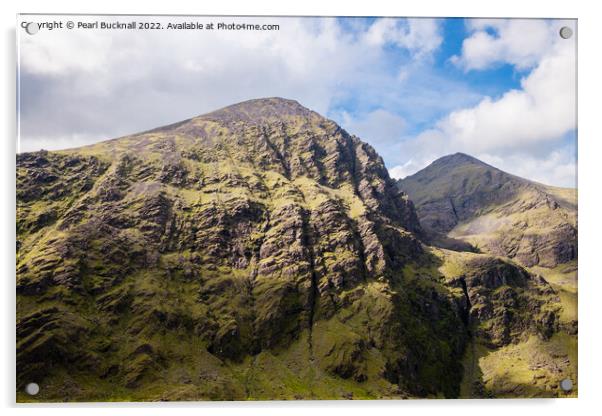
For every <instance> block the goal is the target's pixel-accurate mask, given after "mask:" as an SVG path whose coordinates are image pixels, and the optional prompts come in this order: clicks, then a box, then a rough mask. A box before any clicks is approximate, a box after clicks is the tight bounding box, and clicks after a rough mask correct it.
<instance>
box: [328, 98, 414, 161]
mask: <svg viewBox="0 0 602 416" xmlns="http://www.w3.org/2000/svg"><path fill="white" fill-rule="evenodd" d="M340 118H341V119H342V121H341V124H342V125H343V126H345V128H346V129H347V130H348V131H350V132H353V134H355V135H357V136H359V137H361V138H362V139H363V140H366V141H368V142H370V144H372V145H373V146H374V147H375V148H376V150H377V151H378V152H379V153H384V151H387V150H388V149H390V146H391V145H394V144H396V143H398V142H399V138H400V137H401V135H402V134H403V133H404V130H405V128H406V125H407V122H406V121H405V120H404V118H403V117H401V116H399V115H397V114H393V113H391V112H389V111H387V110H385V109H382V108H379V109H376V110H374V111H371V112H369V113H367V114H364V115H362V116H361V117H353V116H351V115H350V114H349V113H347V112H344V113H342V114H341V116H340Z"/></svg>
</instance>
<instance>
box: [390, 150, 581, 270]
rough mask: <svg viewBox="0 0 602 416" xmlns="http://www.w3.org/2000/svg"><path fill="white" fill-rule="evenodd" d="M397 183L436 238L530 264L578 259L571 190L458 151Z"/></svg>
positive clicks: (451, 245)
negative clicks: (514, 173) (523, 175)
mask: <svg viewBox="0 0 602 416" xmlns="http://www.w3.org/2000/svg"><path fill="white" fill-rule="evenodd" d="M398 185H399V187H400V189H402V190H403V191H404V192H407V193H408V195H409V196H410V198H411V199H412V201H414V203H415V204H416V209H417V213H418V216H419V218H420V223H421V225H422V226H423V227H424V229H425V230H426V232H427V233H428V234H429V235H430V237H431V240H432V241H433V242H435V243H439V244H441V245H443V246H445V247H449V248H454V249H460V250H466V249H469V250H470V249H472V250H477V251H478V250H482V251H485V252H488V253H491V254H495V255H499V256H505V257H509V258H512V259H515V260H517V261H518V262H520V263H521V264H523V265H525V266H528V267H531V266H535V265H539V266H542V267H548V268H552V267H555V266H557V265H558V264H562V263H567V262H569V261H572V260H574V259H576V256H577V228H576V203H577V201H576V192H575V191H574V190H570V189H561V188H552V187H547V186H544V185H541V184H538V183H534V182H531V181H528V180H526V179H522V178H519V177H516V176H513V175H510V174H508V173H506V172H503V171H501V170H499V169H496V168H494V167H492V166H490V165H487V164H485V163H483V162H481V161H479V160H477V159H475V158H473V157H471V156H468V155H465V154H462V153H457V154H454V155H450V156H445V157H443V158H440V159H438V160H436V161H435V162H433V163H432V164H431V165H429V166H428V167H426V168H425V169H423V170H421V171H420V172H418V173H416V174H414V175H412V176H409V177H407V178H405V179H403V180H400V181H398ZM462 243H464V244H462ZM466 243H468V244H470V245H472V248H471V247H469V246H466V245H465V244H466Z"/></svg>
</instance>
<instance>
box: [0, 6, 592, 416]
mask: <svg viewBox="0 0 602 416" xmlns="http://www.w3.org/2000/svg"><path fill="white" fill-rule="evenodd" d="M595 5H596V2H593V1H591V2H580V3H578V2H576V1H570V0H565V1H557V0H548V1H545V2H543V1H542V2H528V1H525V0H497V1H470V0H437V1H435V0H420V1H414V2H398V3H395V2H394V1H392V0H388V1H387V0H369V1H366V0H363V1H361V2H360V1H353V2H352V1H349V0H348V1H340V2H334V1H330V2H329V1H326V0H299V1H297V2H285V1H282V0H280V1H277V0H252V1H244V0H238V1H229V0H221V1H214V2H202V1H196V2H192V1H191V2H186V1H182V0H161V1H157V0H146V1H144V2H142V1H137V2H134V1H132V2H127V1H125V0H102V1H88V2H84V1H81V0H80V1H72V0H53V1H51V2H50V1H43V0H21V1H18V2H17V1H16V0H14V1H13V0H9V1H6V0H4V1H3V2H1V3H0V19H1V21H2V35H3V42H2V56H1V59H0V60H1V62H2V65H1V66H2V75H3V76H2V83H3V88H2V91H4V96H3V99H2V101H1V102H0V106H1V111H0V114H1V115H2V124H1V125H2V128H3V132H4V134H3V137H2V146H3V147H2V154H1V155H2V163H0V174H1V180H0V184H1V186H2V188H1V192H2V193H1V196H2V199H3V200H4V203H2V204H1V205H0V206H1V209H2V216H1V221H2V222H1V223H0V230H2V237H1V238H0V243H1V244H2V247H1V249H0V256H1V257H0V261H1V264H2V270H3V271H4V273H3V274H2V286H1V287H0V291H1V293H2V301H1V302H0V305H2V306H1V308H2V309H1V311H2V319H0V322H1V324H2V332H0V339H1V340H2V341H1V342H0V350H1V355H0V358H1V360H2V366H1V367H0V368H1V369H2V371H0V387H1V388H0V405H1V406H2V407H5V408H7V411H6V413H4V414H11V415H12V414H24V415H25V414H36V415H39V414H44V415H50V416H52V415H81V414H82V413H83V412H85V414H86V415H90V416H93V415H106V414H107V413H115V414H117V413H119V414H123V410H125V409H127V410H126V411H127V413H129V414H134V415H145V416H146V415H154V414H168V413H173V412H178V414H180V415H192V414H195V415H196V414H198V413H199V412H202V413H205V414H206V413H211V414H229V413H234V412H236V413H240V412H245V414H248V415H272V414H274V415H276V414H277V415H281V414H283V413H286V414H287V415H297V414H298V415H304V416H307V415H308V413H312V414H326V413H332V412H333V411H334V410H335V409H340V410H339V411H340V412H345V413H346V414H349V415H365V414H366V413H367V412H373V411H377V412H378V413H379V414H396V415H399V414H402V413H420V414H445V415H446V416H447V415H455V414H458V415H463V416H465V415H466V414H467V412H470V413H473V412H474V413H477V412H478V413H483V412H486V413H487V416H489V415H498V414H500V415H505V416H507V415H508V413H513V414H514V413H517V414H522V413H526V412H527V411H528V412H537V413H542V412H545V414H546V415H554V414H558V415H563V416H566V415H567V414H577V413H579V414H581V413H583V414H590V413H598V412H599V411H600V410H598V411H595V409H596V408H599V407H600V404H601V403H600V399H599V398H600V397H602V392H599V391H598V389H599V388H600V387H602V383H601V382H600V379H601V378H602V373H601V371H602V368H601V366H600V362H601V360H600V355H601V353H600V351H602V344H601V339H602V337H601V335H600V332H601V328H602V325H601V324H600V321H599V319H598V318H599V317H600V315H601V309H600V304H602V302H601V301H600V300H599V299H601V298H602V287H601V282H602V276H601V275H600V273H599V272H598V270H599V265H598V262H599V260H598V258H599V257H600V255H599V254H598V252H599V251H600V249H599V247H598V245H599V240H600V237H601V236H602V229H601V227H600V217H601V216H602V198H601V194H602V187H601V186H600V182H601V181H602V174H601V170H600V169H601V167H602V163H601V162H600V158H601V157H602V152H600V150H601V146H600V141H601V140H602V134H601V133H602V132H601V129H600V123H601V120H602V114H601V112H602V111H601V110H600V104H599V101H600V98H601V97H602V91H601V89H600V78H601V77H602V68H601V54H600V53H599V50H600V45H599V44H598V43H600V41H602V33H601V29H600V28H601V27H602V24H601V23H602V22H601V19H602V16H601V15H600V14H599V13H596V9H595ZM17 13H131V14H137V13H144V14H151V13H156V14H206V15H211V14H231V15H241V14H246V15H254V14H256V15H262V14H268V15H331V16H341V15H346V16H362V15H367V16H387V15H390V16H443V17H448V16H456V17H462V16H466V17H558V18H578V19H579V72H578V80H579V160H578V165H579V244H580V250H579V277H580V282H579V330H580V331H579V332H580V340H579V363H580V365H579V395H580V397H579V399H560V400H495V401H483V400H470V401H466V400H455V401H451V400H429V401H427V400H421V401H405V402H391V401H379V402H359V401H354V402H255V403H173V404H110V405H86V404H84V405H82V404H73V405H60V406H59V405H53V406H37V405H35V406H28V407H27V406H17V405H15V404H14V400H15V392H14V373H15V370H14V365H15V334H14V323H15V300H14V299H15V286H14V277H15V246H14V244H15V239H14V238H15V234H14V233H15V212H14V210H15V145H16V112H15V107H16V104H15V84H16V83H15V79H16V78H15V77H16V73H15V69H16V65H15V62H16V61H15V56H16V52H15V44H16V40H15V20H16V14H17ZM596 260H598V262H597V261H596ZM84 409H85V410H84Z"/></svg>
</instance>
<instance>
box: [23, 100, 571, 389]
mask: <svg viewBox="0 0 602 416" xmlns="http://www.w3.org/2000/svg"><path fill="white" fill-rule="evenodd" d="M421 238H423V230H422V228H421V226H420V223H419V222H418V219H417V216H416V212H415V210H414V207H413V205H412V203H411V202H410V201H409V200H408V199H407V197H405V196H404V195H402V193H401V192H400V191H399V190H398V188H397V185H396V183H395V182H394V181H393V180H391V179H390V178H389V176H388V173H387V170H386V169H385V166H384V164H383V162H382V159H381V158H380V157H379V156H378V155H377V154H376V153H375V151H374V150H373V149H372V148H371V147H370V146H369V145H367V144H365V143H363V142H362V141H360V140H359V139H358V138H356V137H354V136H351V135H349V134H348V133H347V132H345V131H344V130H342V129H341V128H340V127H339V126H337V125H336V124H335V123H333V122H332V121H330V120H327V119H325V118H323V117H321V116H320V115H318V114H317V113H315V112H312V111H310V110H308V109H306V108H304V107H302V106H301V105H299V104H298V103H296V102H295V101H291V100H284V99H279V98H270V99H260V100H252V101H247V102H244V103H240V104H236V105H233V106H230V107H227V108H225V109H221V110H218V111H216V112H213V113H210V114H206V115H203V116H199V117H195V118H192V119H190V120H186V121H183V122H180V123H176V124H173V125H170V126H166V127H162V128H159V129H155V130H152V131H148V132H144V133H140V134H135V135H132V136H127V137H123V138H119V139H115V140H109V141H106V142H102V143H98V144H95V145H92V146H87V147H82V148H78V149H70V150H65V151H58V152H46V151H41V152H35V153H26V154H21V155H18V157H17V240H18V241H17V375H18V376H17V378H18V379H17V391H18V393H17V398H18V400H19V401H64V400H76V401H77V400H79V401H81V400H91V401H97V400H108V401H113V400H255V399H311V398H322V399H348V398H407V397H458V396H459V395H460V394H461V387H462V373H463V368H464V367H463V357H464V356H465V354H466V346H467V345H470V342H471V341H470V340H471V338H472V337H471V326H472V325H473V318H470V319H469V316H470V315H471V314H472V313H474V312H471V311H472V310H473V309H472V308H469V307H468V305H469V304H472V303H473V301H470V302H469V301H467V299H470V296H471V295H470V293H471V292H470V291H469V292H468V295H467V293H466V292H465V291H463V290H462V289H461V283H460V282H461V279H457V278H455V277H454V276H451V277H448V276H446V275H445V273H443V272H442V271H441V270H440V269H441V267H444V266H445V261H446V260H445V258H444V257H442V256H441V254H440V253H437V252H433V251H432V250H431V249H429V248H428V247H426V246H425V245H424V244H423V243H422V242H421ZM476 256H483V257H482V258H484V259H486V261H483V262H477V263H476V264H475V265H474V266H475V267H477V266H478V270H479V272H478V273H480V274H481V275H483V276H490V278H488V279H489V280H483V281H482V280H479V278H477V277H475V278H473V279H472V280H470V282H471V285H472V286H471V290H473V289H472V288H473V287H474V291H475V293H478V294H480V295H479V296H486V297H489V298H490V299H492V301H491V302H493V303H491V304H490V310H489V312H483V314H480V315H478V317H477V318H474V319H478V320H479V322H482V323H483V327H482V328H481V332H480V334H482V336H483V339H489V340H490V341H491V344H490V346H491V347H492V348H501V347H504V346H508V345H510V344H511V343H512V342H514V341H515V340H518V339H527V338H529V337H536V338H537V339H541V340H548V339H550V337H553V336H554V334H556V333H557V331H558V326H557V324H556V322H557V320H556V318H555V317H556V315H557V314H558V313H560V311H559V310H558V309H557V308H555V307H554V304H556V303H557V301H556V299H555V294H554V293H552V292H550V291H549V287H548V285H547V283H545V282H543V281H540V280H538V279H537V278H536V277H535V276H534V275H532V274H529V273H528V272H526V271H525V270H524V269H522V268H521V267H519V266H517V265H515V264H512V263H509V262H505V261H501V263H499V261H497V260H494V259H490V258H489V257H487V256H485V255H476ZM479 258H481V257H479ZM471 264H472V263H471ZM456 277H457V276H456ZM491 279H492V280H491ZM508 279H510V280H508ZM464 280H465V281H466V282H468V280H466V279H464ZM458 285H460V286H458ZM506 286H508V287H509V289H508V290H509V291H510V292H511V293H516V296H517V297H518V298H517V299H519V302H518V303H517V302H516V301H515V298H514V297H513V296H511V295H506V294H505V293H506V292H504V294H503V295H499V296H498V294H499V293H498V292H500V291H501V289H500V288H503V287H506ZM504 310H510V311H511V312H510V314H506V315H504V312H503V311H504ZM527 311H528V313H527ZM551 317H553V318H551ZM475 322H476V321H475ZM506 327H507V328H508V329H507V330H506V329H504V328H506ZM505 331H506V332H505ZM31 381H35V382H37V383H39V384H40V386H41V391H40V394H39V395H38V396H35V397H29V396H26V395H25V394H24V393H22V388H23V386H24V385H25V384H26V383H28V382H31Z"/></svg>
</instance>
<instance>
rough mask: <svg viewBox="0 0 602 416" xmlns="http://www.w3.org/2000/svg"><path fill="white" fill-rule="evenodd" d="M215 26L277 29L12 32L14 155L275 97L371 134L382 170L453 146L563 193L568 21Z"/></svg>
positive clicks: (570, 144)
mask: <svg viewBox="0 0 602 416" xmlns="http://www.w3.org/2000/svg"><path fill="white" fill-rule="evenodd" d="M30 19H31V17H30ZM43 19H44V16H40V20H41V21H42V20H43ZM82 19H90V20H94V19H95V18H94V17H93V16H91V17H82ZM107 19H111V18H107ZM112 19H118V17H114V18H112ZM144 19H153V18H142V17H141V18H138V19H137V20H139V21H142V20H144ZM154 19H155V20H156V18H154ZM163 19H169V21H173V20H174V19H178V18H173V17H171V18H163ZM180 19H182V20H184V21H186V20H190V19H186V18H180ZM200 19H206V20H213V21H216V20H220V19H224V18H210V17H207V18H200ZM227 19H228V20H232V21H237V22H241V21H244V22H249V23H270V24H273V23H278V24H279V25H280V27H281V29H280V30H279V31H277V32H253V33H249V32H240V31H239V32H220V33H217V32H212V33H209V32H205V33H203V32H198V31H194V32H190V31H179V32H178V31H172V32H162V33H157V32H156V31H155V32H138V31H136V33H133V32H121V31H96V32H94V31H70V32H61V31H58V30H56V31H52V32H50V31H40V32H39V33H38V34H37V35H35V36H29V35H26V34H24V33H19V45H20V62H19V64H20V91H21V96H20V103H19V104H20V105H19V115H20V118H21V123H20V132H21V135H20V143H19V149H20V150H21V151H30V150H38V149H40V148H46V149H60V148H66V147H75V146H81V145H84V144H88V143H93V142H96V141H100V140H106V139H110V138H113V137H118V136H121V135H125V134H131V133H134V132H137V131H142V130H146V129H149V128H153V127H157V126H160V125H163V124H168V123H172V122H174V121H178V120H182V119H186V118H189V117H192V116H195V115H198V114H202V113H205V112H209V111H211V110H214V109H216V108H220V107H223V106H226V105H229V104H232V103H235V102H239V101H243V100H245V99H251V98H258V97H266V96H282V97H286V98H292V99H296V100H298V101H299V102H300V103H302V104H303V105H305V106H307V107H309V108H311V109H314V110H316V111H318V112H320V113H322V114H324V115H326V116H327V117H329V118H332V119H333V120H335V121H336V122H338V123H339V124H340V125H341V126H342V127H343V128H345V129H346V130H348V131H349V132H350V133H352V134H356V135H357V136H359V137H360V138H362V139H363V140H365V141H367V142H369V143H371V144H372V145H373V146H374V147H375V148H376V149H377V151H378V152H379V153H380V154H381V155H382V156H383V158H384V160H385V163H386V165H387V167H388V168H389V171H390V174H391V175H392V176H394V177H404V176H406V175H408V174H412V173H414V172H416V171H417V170H419V169H421V168H423V167H425V166H426V165H427V164H428V163H430V162H432V161H433V160H435V159H436V158H438V157H441V156H443V155H445V154H449V153H454V152H458V151H461V152H466V153H469V154H472V155H474V156H476V157H478V158H481V159H483V160H485V161H486V162H489V163H491V164H493V165H495V166H498V167H500V168H502V169H504V170H507V171H509V172H511V173H514V174H517V175H520V176H524V177H527V178H530V179H533V180H537V181H540V182H544V183H547V184H552V185H559V186H575V180H576V173H575V167H576V160H575V146H576V114H575V95H576V91H575V77H576V74H575V71H574V66H575V65H574V64H575V46H576V42H575V39H574V38H573V39H569V40H564V39H561V38H560V37H559V36H558V30H559V28H560V27H562V26H567V25H568V26H571V27H573V29H576V28H575V23H574V22H572V21H559V20H516V19H513V20H504V19H495V20H484V19H479V20H473V19H456V18H454V19H404V18H395V19H381V18H273V17H271V18H248V17H246V18H227Z"/></svg>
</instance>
